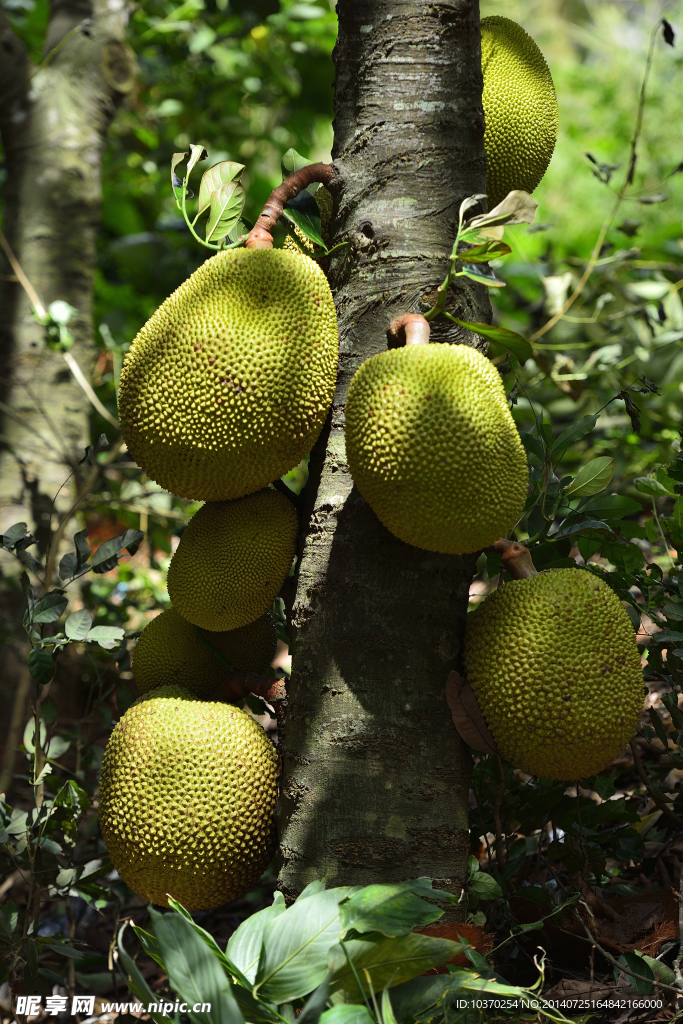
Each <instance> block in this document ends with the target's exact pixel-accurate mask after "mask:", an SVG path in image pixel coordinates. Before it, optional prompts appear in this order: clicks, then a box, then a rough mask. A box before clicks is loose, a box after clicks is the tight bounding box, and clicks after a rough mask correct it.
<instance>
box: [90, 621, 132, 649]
mask: <svg viewBox="0 0 683 1024" xmlns="http://www.w3.org/2000/svg"><path fill="white" fill-rule="evenodd" d="M123 636H124V632H123V630H122V629H121V627H120V626H93V628H92V629H89V630H88V633H87V635H86V638H85V639H86V642H87V643H93V642H95V643H98V644H99V645H100V647H103V648H104V649H105V651H111V650H113V648H114V647H116V645H117V644H118V643H120V642H121V641H122V640H123Z"/></svg>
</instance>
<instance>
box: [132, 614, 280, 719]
mask: <svg viewBox="0 0 683 1024" xmlns="http://www.w3.org/2000/svg"><path fill="white" fill-rule="evenodd" d="M198 628H199V627H198V626H194V625H192V623H191V622H188V621H187V620H186V619H184V618H183V617H182V616H181V615H179V614H178V612H177V611H176V610H175V608H167V609H166V611H164V612H162V613H161V615H157V617H156V618H155V619H152V621H151V622H150V623H149V625H148V626H146V627H145V629H144V630H143V632H142V636H141V637H140V639H139V640H138V642H137V643H136V645H135V650H134V651H133V666H132V667H133V675H134V676H135V682H136V683H137V685H138V690H139V691H140V693H147V692H148V691H149V690H152V689H154V688H155V687H158V686H170V685H176V686H181V687H182V688H183V689H184V690H187V692H188V693H191V694H193V695H194V696H195V697H199V698H201V699H202V700H205V699H207V698H208V697H210V696H211V694H212V693H213V691H214V690H215V689H216V687H217V686H218V684H219V683H220V682H221V680H222V679H224V678H225V675H226V672H227V671H228V670H227V668H226V667H225V665H224V664H223V663H222V662H221V661H220V660H219V659H218V658H217V657H216V655H215V654H213V653H212V651H211V650H210V649H209V648H207V647H205V646H204V645H203V644H202V642H201V639H200V638H199V637H198V636H197V630H198ZM203 635H204V637H205V639H206V640H207V641H208V642H209V643H211V644H213V645H214V646H215V647H217V648H218V649H219V651H221V653H222V654H223V655H224V656H225V658H226V660H227V661H229V662H230V663H231V665H234V667H235V668H236V669H241V670H242V671H244V672H259V673H262V672H265V671H266V669H267V668H268V667H269V666H270V663H271V661H272V660H273V658H274V656H275V649H276V647H277V632H276V626H275V618H274V616H273V615H272V613H271V612H267V613H266V614H265V615H262V616H261V618H260V619H257V620H256V622H251V623H250V624H249V625H248V626H242V627H241V628H240V629H232V630H229V631H227V632H222V633H212V632H210V631H209V630H208V629H207V630H204V631H203Z"/></svg>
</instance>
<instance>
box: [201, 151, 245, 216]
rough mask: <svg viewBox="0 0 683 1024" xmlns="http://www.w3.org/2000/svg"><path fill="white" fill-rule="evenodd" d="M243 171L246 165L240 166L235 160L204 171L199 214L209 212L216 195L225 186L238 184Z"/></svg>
mask: <svg viewBox="0 0 683 1024" xmlns="http://www.w3.org/2000/svg"><path fill="white" fill-rule="evenodd" d="M243 170H244V164H238V163H236V162H235V161H234V160H222V161H221V163H219V164H214V165H213V167H209V169H208V171H204V174H203V175H202V181H201V185H200V186H199V206H198V212H199V213H203V212H204V210H208V208H209V206H210V205H211V198H212V196H213V195H214V193H217V192H219V191H220V189H221V188H222V187H223V185H229V184H230V182H238V181H239V180H240V176H241V174H242V171H243Z"/></svg>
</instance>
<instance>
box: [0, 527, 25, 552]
mask: <svg viewBox="0 0 683 1024" xmlns="http://www.w3.org/2000/svg"><path fill="white" fill-rule="evenodd" d="M27 534H28V529H27V526H26V523H15V524H14V526H10V527H9V528H8V529H7V530H5V532H4V533H3V535H2V537H0V540H1V541H2V546H3V548H5V550H6V551H11V550H12V548H13V547H14V545H15V544H16V543H17V541H19V540H21V539H22V538H23V537H26V536H27Z"/></svg>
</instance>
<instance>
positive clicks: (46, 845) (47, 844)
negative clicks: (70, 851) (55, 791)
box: [37, 772, 63, 857]
mask: <svg viewBox="0 0 683 1024" xmlns="http://www.w3.org/2000/svg"><path fill="white" fill-rule="evenodd" d="M41 775H42V772H41ZM37 843H38V846H40V847H41V848H42V849H43V850H45V851H46V853H53V854H54V855H55V857H58V856H59V855H60V853H62V852H63V850H62V848H61V846H60V845H59V843H55V841H54V840H53V839H48V838H47V836H41V838H40V839H38V840H37Z"/></svg>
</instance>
